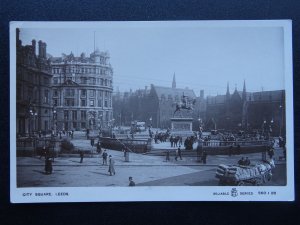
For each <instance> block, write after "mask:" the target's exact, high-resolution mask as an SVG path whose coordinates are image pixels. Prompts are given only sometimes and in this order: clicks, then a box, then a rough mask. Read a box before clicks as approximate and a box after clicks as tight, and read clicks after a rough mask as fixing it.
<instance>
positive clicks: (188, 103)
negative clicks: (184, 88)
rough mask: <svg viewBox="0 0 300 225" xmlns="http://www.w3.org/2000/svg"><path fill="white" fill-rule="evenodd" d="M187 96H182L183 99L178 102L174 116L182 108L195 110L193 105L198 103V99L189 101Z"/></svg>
mask: <svg viewBox="0 0 300 225" xmlns="http://www.w3.org/2000/svg"><path fill="white" fill-rule="evenodd" d="M185 98H186V96H184V95H183V96H182V101H181V102H180V103H176V109H175V111H174V113H173V116H175V113H176V112H178V111H180V110H181V109H186V110H188V111H189V110H193V105H195V103H196V99H194V100H193V101H188V100H187V99H185Z"/></svg>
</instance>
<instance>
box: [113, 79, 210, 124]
mask: <svg viewBox="0 0 300 225" xmlns="http://www.w3.org/2000/svg"><path fill="white" fill-rule="evenodd" d="M183 95H184V96H186V97H187V98H188V99H189V100H196V102H195V105H193V108H194V110H191V111H188V110H184V109H183V110H181V111H180V112H176V114H174V111H175V109H176V103H180V101H181V99H182V96H183ZM114 116H115V118H116V121H121V123H120V124H123V125H129V124H130V122H131V121H132V120H138V121H144V122H146V123H147V125H149V126H152V127H158V128H170V127H171V120H170V119H171V118H172V117H174V116H175V117H179V116H183V117H189V118H193V119H194V123H193V124H194V126H195V127H194V129H197V128H196V127H198V126H199V124H198V123H199V121H198V119H199V118H201V121H202V120H203V119H204V118H205V100H204V92H203V91H201V92H200V97H196V95H195V93H194V91H193V90H191V89H188V88H185V89H182V88H177V87H176V79H175V75H174V76H173V81H172V87H161V86H157V85H153V84H151V87H150V89H148V88H147V87H145V89H142V90H137V91H135V92H133V91H130V92H126V93H124V94H123V95H121V94H120V93H117V94H116V95H115V96H114Z"/></svg>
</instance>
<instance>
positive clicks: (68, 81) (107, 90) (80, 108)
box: [51, 49, 113, 131]
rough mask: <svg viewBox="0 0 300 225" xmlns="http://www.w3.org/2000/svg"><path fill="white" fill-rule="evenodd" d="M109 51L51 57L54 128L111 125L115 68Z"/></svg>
mask: <svg viewBox="0 0 300 225" xmlns="http://www.w3.org/2000/svg"><path fill="white" fill-rule="evenodd" d="M109 59H110V56H109V54H108V52H100V51H99V50H98V49H97V50H95V51H94V52H92V53H91V54H90V55H89V57H87V56H86V55H85V54H84V53H82V54H81V55H80V56H78V57H77V56H74V54H73V53H72V52H71V53H70V54H69V55H66V54H63V55H62V56H61V57H52V58H51V68H52V74H53V79H52V102H53V118H54V121H53V122H54V126H53V129H54V130H56V131H58V130H85V129H100V128H102V127H108V126H110V125H111V123H112V121H113V115H112V92H113V69H112V67H111V65H110V63H109Z"/></svg>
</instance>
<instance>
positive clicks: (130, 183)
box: [128, 177, 135, 187]
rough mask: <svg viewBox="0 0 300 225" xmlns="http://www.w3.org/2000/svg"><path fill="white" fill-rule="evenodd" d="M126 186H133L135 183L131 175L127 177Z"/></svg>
mask: <svg viewBox="0 0 300 225" xmlns="http://www.w3.org/2000/svg"><path fill="white" fill-rule="evenodd" d="M128 186H129V187H133V186H135V183H134V181H133V179H132V177H129V185H128Z"/></svg>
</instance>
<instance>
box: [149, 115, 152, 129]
mask: <svg viewBox="0 0 300 225" xmlns="http://www.w3.org/2000/svg"><path fill="white" fill-rule="evenodd" d="M149 121H150V128H152V116H151V117H150V119H149Z"/></svg>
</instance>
